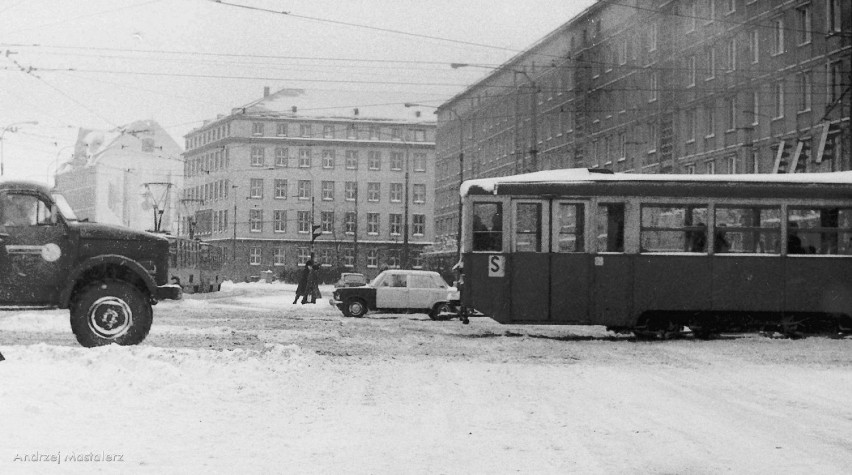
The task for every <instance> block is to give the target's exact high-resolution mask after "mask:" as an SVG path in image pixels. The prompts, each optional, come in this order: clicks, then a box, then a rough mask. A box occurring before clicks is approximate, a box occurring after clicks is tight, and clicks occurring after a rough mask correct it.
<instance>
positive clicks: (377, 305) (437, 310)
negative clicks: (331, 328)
mask: <svg viewBox="0 0 852 475" xmlns="http://www.w3.org/2000/svg"><path fill="white" fill-rule="evenodd" d="M453 298H456V299H457V298H458V297H457V292H456V291H455V289H453V288H451V287H449V286H447V283H446V282H444V279H443V278H442V277H441V275H440V274H438V273H437V272H431V271H422V270H401V269H394V270H386V271H384V272H382V273H381V274H379V275H378V276H376V278H375V279H373V281H372V282H370V283H369V284H367V285H364V286H360V287H339V288H336V289H334V294H332V298H331V299H330V303H331V304H332V305H334V306H336V307H337V308H338V309H340V311H342V312H343V314H344V315H345V316H347V317H363V316H364V315H366V314H367V312H368V311H370V310H378V311H386V312H405V313H411V312H423V313H425V314H427V315H429V318H431V319H433V320H438V319H441V318H445V316H446V315H448V314H451V313H452V307H451V305H450V301H451V299H453Z"/></svg>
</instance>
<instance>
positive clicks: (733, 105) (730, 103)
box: [725, 97, 737, 132]
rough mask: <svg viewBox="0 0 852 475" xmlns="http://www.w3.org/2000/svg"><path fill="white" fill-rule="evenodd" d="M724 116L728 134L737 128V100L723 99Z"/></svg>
mask: <svg viewBox="0 0 852 475" xmlns="http://www.w3.org/2000/svg"><path fill="white" fill-rule="evenodd" d="M725 113H726V114H725V115H726V118H727V124H725V127H726V130H727V131H728V132H730V131H733V130H734V129H736V128H737V100H736V99H735V98H733V97H729V98H727V99H725Z"/></svg>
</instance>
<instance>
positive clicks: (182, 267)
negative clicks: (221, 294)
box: [166, 236, 225, 293]
mask: <svg viewBox="0 0 852 475" xmlns="http://www.w3.org/2000/svg"><path fill="white" fill-rule="evenodd" d="M166 238H167V239H168V240H169V278H170V279H171V281H172V283H174V284H179V285H180V286H181V287H182V288H183V290H184V292H186V293H196V292H215V291H218V290H219V289H220V288H221V286H222V281H224V280H225V278H224V277H223V276H222V275H221V274H222V256H223V251H222V248H220V247H218V246H215V245H213V244H210V243H208V242H204V241H199V240H197V239H187V238H182V237H177V236H166Z"/></svg>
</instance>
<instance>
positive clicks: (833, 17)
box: [825, 0, 843, 33]
mask: <svg viewBox="0 0 852 475" xmlns="http://www.w3.org/2000/svg"><path fill="white" fill-rule="evenodd" d="M840 2H841V0H828V5H827V8H826V9H825V14H826V23H827V24H828V31H829V32H830V33H840V32H841V31H843V29H842V28H843V27H842V22H841V16H840V12H841V9H840Z"/></svg>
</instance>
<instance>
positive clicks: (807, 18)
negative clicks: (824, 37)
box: [796, 5, 813, 45]
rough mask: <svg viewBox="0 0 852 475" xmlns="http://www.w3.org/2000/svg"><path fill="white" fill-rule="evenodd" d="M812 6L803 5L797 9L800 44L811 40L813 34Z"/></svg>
mask: <svg viewBox="0 0 852 475" xmlns="http://www.w3.org/2000/svg"><path fill="white" fill-rule="evenodd" d="M811 23H812V22H811V6H810V5H803V6H801V7H799V8H797V9H796V29H797V30H798V36H799V45H806V44H808V43H810V42H811V39H812V36H813V30H812V24H811Z"/></svg>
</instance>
